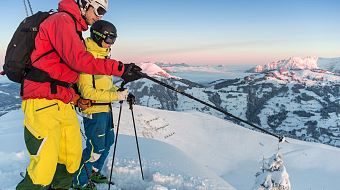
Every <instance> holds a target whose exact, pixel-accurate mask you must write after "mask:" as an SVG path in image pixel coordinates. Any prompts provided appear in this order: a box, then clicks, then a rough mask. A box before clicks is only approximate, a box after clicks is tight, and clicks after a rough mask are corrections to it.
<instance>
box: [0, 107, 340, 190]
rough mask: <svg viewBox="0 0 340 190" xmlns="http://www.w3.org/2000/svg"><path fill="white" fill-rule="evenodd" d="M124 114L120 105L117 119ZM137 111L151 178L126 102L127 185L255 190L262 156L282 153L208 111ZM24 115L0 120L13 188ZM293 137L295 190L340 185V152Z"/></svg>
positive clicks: (0, 176) (4, 172)
mask: <svg viewBox="0 0 340 190" xmlns="http://www.w3.org/2000/svg"><path fill="white" fill-rule="evenodd" d="M117 114H118V109H117V108H115V109H114V116H115V119H117ZM134 114H135V117H136V125H137V133H138V135H139V136H140V137H142V138H140V148H141V156H142V161H143V169H144V171H145V176H146V181H144V182H142V181H141V180H140V173H139V165H138V157H137V150H136V145H135V144H134V143H135V142H134V137H132V136H133V134H134V132H133V126H132V121H131V112H130V110H129V109H128V107H127V106H126V105H125V104H124V107H123V112H122V124H121V133H120V134H124V135H121V136H120V137H119V139H118V145H117V146H118V149H117V151H118V153H117V154H118V155H117V158H116V161H117V162H116V166H117V167H115V168H114V180H115V182H116V183H117V186H118V187H120V188H124V189H152V190H163V189H185V190H186V189H200V190H203V189H207V190H208V189H209V190H215V189H233V188H232V187H231V186H230V185H228V184H231V185H232V186H234V187H235V189H239V190H248V189H250V188H251V187H253V185H254V184H255V174H256V172H257V171H258V170H259V168H260V167H261V160H262V159H263V157H271V156H272V155H273V154H275V153H276V152H277V148H278V146H277V140H276V139H275V138H273V137H270V136H267V135H264V134H262V133H258V132H254V131H251V130H248V129H245V128H242V127H240V126H238V125H235V124H232V123H230V122H227V121H225V120H222V119H218V118H216V117H213V116H209V115H205V114H203V113H198V112H170V111H164V110H156V109H152V108H147V107H141V106H134ZM22 117H23V116H22V113H21V112H20V111H13V112H10V113H8V114H6V115H4V116H2V117H0V143H2V144H7V145H8V146H2V147H1V148H0V155H1V158H0V160H1V162H0V164H1V165H0V166H1V167H0V183H1V184H4V187H3V189H14V186H15V183H17V182H18V181H19V180H20V177H19V175H18V173H19V171H23V170H24V168H25V165H26V164H27V160H28V158H27V155H26V153H25V146H24V144H23V139H22V138H23V136H22V128H21V124H22ZM115 123H116V122H115ZM148 139H149V140H148ZM151 139H152V140H151ZM289 141H290V143H284V144H281V149H280V152H281V153H282V154H283V155H284V160H285V166H286V168H287V172H288V173H289V175H290V181H291V184H292V188H293V189H298V190H300V189H325V190H326V189H337V188H338V187H339V186H340V182H339V181H338V179H339V177H340V174H339V171H340V163H339V162H338V158H339V157H340V150H339V149H337V148H334V147H330V146H326V145H321V144H314V143H308V142H302V141H297V140H293V139H289ZM8 142H11V143H10V144H8ZM109 157H111V155H110V156H109ZM110 161H111V159H109V160H108V162H107V169H108V168H109V166H110ZM219 176H220V177H219ZM221 178H223V179H224V181H222V180H221ZM106 188H107V187H100V189H106Z"/></svg>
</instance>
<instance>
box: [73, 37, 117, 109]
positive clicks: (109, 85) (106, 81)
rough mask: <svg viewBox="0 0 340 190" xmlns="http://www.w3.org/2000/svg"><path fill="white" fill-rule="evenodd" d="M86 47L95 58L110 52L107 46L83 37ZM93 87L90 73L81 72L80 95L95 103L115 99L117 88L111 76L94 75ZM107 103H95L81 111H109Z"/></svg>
mask: <svg viewBox="0 0 340 190" xmlns="http://www.w3.org/2000/svg"><path fill="white" fill-rule="evenodd" d="M85 44H86V49H87V51H89V52H90V53H92V55H93V56H94V57H95V58H107V57H108V56H109V54H110V49H109V48H102V47H99V46H98V45H97V44H96V42H94V41H93V40H92V39H91V38H86V39H85ZM94 82H95V88H94V86H93V81H92V75H90V74H85V73H81V74H80V76H79V81H78V90H79V92H80V94H81V97H83V98H85V99H90V100H94V101H95V102H96V103H110V102H112V101H116V100H117V89H118V87H116V86H115V85H114V84H113V82H112V76H108V75H94ZM109 111H110V107H109V106H108V105H95V106H92V107H90V108H88V109H86V110H84V111H83V113H85V114H94V113H101V112H109Z"/></svg>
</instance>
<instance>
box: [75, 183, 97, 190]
mask: <svg viewBox="0 0 340 190" xmlns="http://www.w3.org/2000/svg"><path fill="white" fill-rule="evenodd" d="M72 188H73V189H75V190H97V187H96V186H95V185H94V184H93V183H87V184H85V185H83V186H80V185H73V187H72Z"/></svg>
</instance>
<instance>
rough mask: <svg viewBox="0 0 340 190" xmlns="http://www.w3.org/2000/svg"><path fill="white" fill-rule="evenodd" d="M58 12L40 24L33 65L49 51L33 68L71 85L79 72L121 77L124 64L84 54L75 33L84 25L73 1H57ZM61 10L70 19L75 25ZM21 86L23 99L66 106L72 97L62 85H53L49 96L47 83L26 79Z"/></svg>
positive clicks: (72, 92) (85, 27)
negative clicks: (53, 100)
mask: <svg viewBox="0 0 340 190" xmlns="http://www.w3.org/2000/svg"><path fill="white" fill-rule="evenodd" d="M58 11H59V13H55V14H53V15H51V16H50V17H48V18H47V19H46V20H45V21H43V22H42V23H41V24H40V27H39V32H38V34H37V37H36V38H35V50H34V51H33V52H32V55H31V60H32V62H34V61H35V60H36V59H37V58H39V57H40V56H42V55H43V54H45V53H46V52H49V51H51V50H53V52H52V53H49V54H47V55H45V56H43V57H41V58H40V59H39V60H38V61H36V62H34V63H33V66H34V67H36V68H39V69H41V70H44V71H46V72H47V73H48V74H49V75H50V77H51V78H53V79H56V80H60V81H64V82H67V83H73V84H75V83H76V82H77V81H78V78H79V73H80V72H82V73H88V74H102V75H115V76H121V75H122V74H123V71H124V65H122V64H119V62H118V61H116V60H113V59H96V58H94V57H93V55H92V54H91V53H89V52H87V51H86V48H85V45H84V44H83V42H82V40H81V39H80V37H79V35H78V33H77V31H80V32H81V31H85V30H87V29H88V26H87V24H86V22H85V20H84V19H83V18H82V16H81V13H80V9H79V7H78V5H77V4H76V2H75V1H74V0H61V1H60V2H59V9H58ZM65 11H66V12H68V13H70V14H72V15H73V16H74V18H75V19H76V24H75V22H74V20H73V18H72V17H71V16H70V15H69V14H67V13H65ZM76 27H77V31H76ZM23 84H24V85H23V96H22V98H23V100H26V99H35V98H46V99H58V100H61V101H63V102H65V103H69V102H70V101H71V100H72V98H73V96H74V95H75V92H74V90H73V89H72V88H67V87H63V86H57V93H56V94H52V93H51V87H50V86H51V83H49V82H45V83H40V82H34V81H30V80H27V79H26V80H25V81H24V83H23Z"/></svg>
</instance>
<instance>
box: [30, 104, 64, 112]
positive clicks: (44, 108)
mask: <svg viewBox="0 0 340 190" xmlns="http://www.w3.org/2000/svg"><path fill="white" fill-rule="evenodd" d="M55 105H58V103H55V104H52V105H49V106H45V107H43V108H39V109H37V110H35V111H36V112H38V111H41V110H44V109H46V108H49V107H52V106H55ZM58 110H59V105H58Z"/></svg>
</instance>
